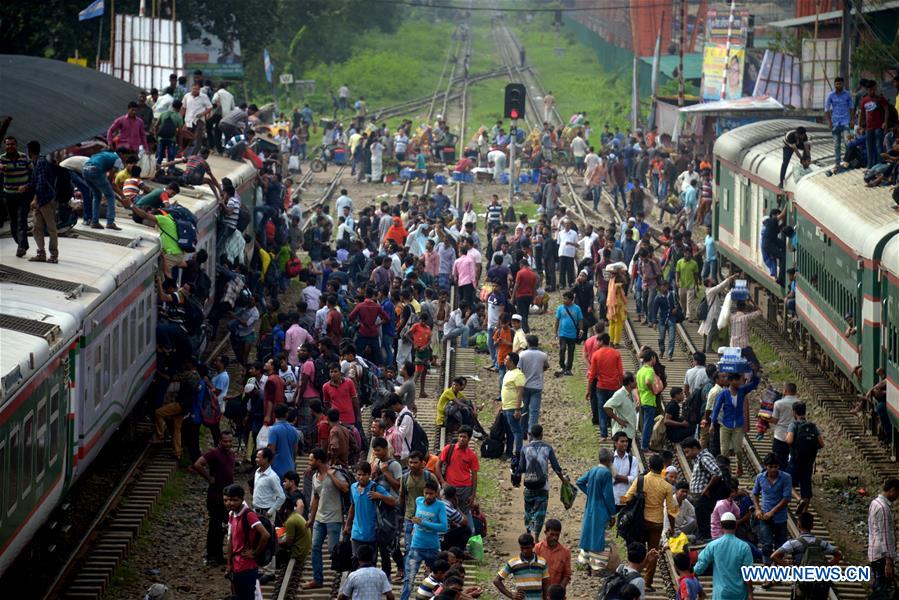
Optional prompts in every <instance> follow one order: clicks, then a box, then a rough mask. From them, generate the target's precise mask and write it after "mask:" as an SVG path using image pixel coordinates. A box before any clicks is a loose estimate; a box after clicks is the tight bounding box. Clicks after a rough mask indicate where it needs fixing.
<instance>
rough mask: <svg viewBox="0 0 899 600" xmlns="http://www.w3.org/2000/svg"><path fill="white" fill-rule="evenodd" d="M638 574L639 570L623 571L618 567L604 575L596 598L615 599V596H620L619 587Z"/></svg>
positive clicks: (603, 599)
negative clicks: (606, 575)
mask: <svg viewBox="0 0 899 600" xmlns="http://www.w3.org/2000/svg"><path fill="white" fill-rule="evenodd" d="M640 576H641V575H640V572H639V571H628V572H627V573H624V572H623V571H622V570H621V568H620V567H619V568H618V569H616V570H615V572H614V573H612V574H611V575H609V576H608V577H606V579H605V581H603V584H602V587H600V588H599V595H598V596H597V598H598V599H599V600H615V599H616V598H621V589H622V588H623V587H624V586H626V585H627V584H629V583H630V582H632V581H633V580H635V579H636V578H638V577H640Z"/></svg>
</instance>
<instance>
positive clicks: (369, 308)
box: [347, 287, 390, 365]
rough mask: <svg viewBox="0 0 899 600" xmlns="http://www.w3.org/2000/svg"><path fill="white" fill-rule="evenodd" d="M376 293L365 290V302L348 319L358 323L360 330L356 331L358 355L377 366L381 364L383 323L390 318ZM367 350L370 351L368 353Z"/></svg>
mask: <svg viewBox="0 0 899 600" xmlns="http://www.w3.org/2000/svg"><path fill="white" fill-rule="evenodd" d="M374 295H375V291H374V290H373V289H372V288H371V287H366V288H365V300H364V301H363V302H360V303H359V304H357V305H356V307H355V308H354V309H353V310H352V311H351V312H350V314H349V316H348V317H347V318H348V319H349V320H350V321H351V322H352V321H358V322H359V329H358V331H356V354H358V355H359V356H361V357H362V358H364V359H366V360H370V361H371V362H373V363H375V364H376V365H379V364H381V342H380V334H381V323H386V322H388V321H389V320H390V317H389V316H388V315H387V313H386V312H384V309H383V308H382V307H381V305H380V304H378V303H377V302H375V300H374ZM366 349H368V350H369V352H368V353H366Z"/></svg>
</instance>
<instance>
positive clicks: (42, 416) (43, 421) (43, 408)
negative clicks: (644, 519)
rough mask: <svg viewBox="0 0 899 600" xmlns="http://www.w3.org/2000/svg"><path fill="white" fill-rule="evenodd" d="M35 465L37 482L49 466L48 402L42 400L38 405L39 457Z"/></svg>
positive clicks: (36, 457)
mask: <svg viewBox="0 0 899 600" xmlns="http://www.w3.org/2000/svg"><path fill="white" fill-rule="evenodd" d="M34 463H35V466H36V471H37V476H36V477H35V479H36V480H40V478H41V477H43V476H44V471H45V470H46V468H45V467H46V464H47V401H46V400H41V401H40V402H38V404H37V456H35V459H34Z"/></svg>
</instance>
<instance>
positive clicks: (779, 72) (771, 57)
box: [752, 50, 802, 108]
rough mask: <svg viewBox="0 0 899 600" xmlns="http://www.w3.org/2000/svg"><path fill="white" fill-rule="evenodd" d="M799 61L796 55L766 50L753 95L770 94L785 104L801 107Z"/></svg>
mask: <svg viewBox="0 0 899 600" xmlns="http://www.w3.org/2000/svg"><path fill="white" fill-rule="evenodd" d="M800 81H801V79H800V76H799V61H798V60H797V59H796V57H794V56H790V55H789V54H783V53H781V52H775V51H773V50H765V56H764V58H762V65H761V67H760V68H759V76H758V78H757V79H756V81H755V87H754V89H753V91H752V95H753V96H770V97H772V98H774V99H775V100H777V101H779V102H780V103H781V104H783V105H784V106H793V107H796V108H799V107H801V106H802V96H801V94H800V89H799V84H800Z"/></svg>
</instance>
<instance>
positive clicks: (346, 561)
mask: <svg viewBox="0 0 899 600" xmlns="http://www.w3.org/2000/svg"><path fill="white" fill-rule="evenodd" d="M331 570H332V571H334V572H336V573H345V572H347V571H352V570H353V543H352V542H350V538H349V537H348V536H345V537H341V538H340V541H339V542H338V543H337V548H336V549H335V550H334V554H332V555H331Z"/></svg>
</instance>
